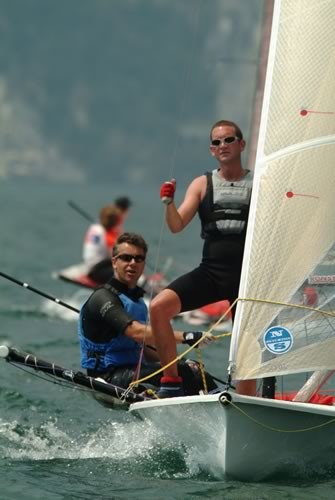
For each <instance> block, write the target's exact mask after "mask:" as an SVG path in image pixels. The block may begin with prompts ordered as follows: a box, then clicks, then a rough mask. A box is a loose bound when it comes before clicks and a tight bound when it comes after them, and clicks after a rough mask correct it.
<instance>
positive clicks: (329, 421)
mask: <svg viewBox="0 0 335 500" xmlns="http://www.w3.org/2000/svg"><path fill="white" fill-rule="evenodd" d="M226 402H227V403H229V404H230V405H231V406H233V407H234V408H235V410H237V411H239V412H240V413H241V414H242V415H243V416H245V417H246V418H248V419H249V420H251V421H252V422H254V423H255V424H257V425H259V426H260V427H263V428H264V429H267V430H270V431H273V432H282V433H285V434H295V433H299V432H309V431H314V430H316V429H321V428H322V427H326V426H327V425H330V424H333V423H334V422H335V418H332V419H330V420H328V421H327V422H324V423H322V424H318V425H312V426H310V427H305V428H303V429H280V428H277V427H272V426H271V425H268V424H264V423H263V422H260V421H259V420H257V419H255V418H253V417H252V416H251V415H249V414H248V413H247V412H245V411H244V410H242V409H241V408H239V407H238V406H237V405H236V404H235V403H233V402H232V401H229V400H228V398H227V400H226Z"/></svg>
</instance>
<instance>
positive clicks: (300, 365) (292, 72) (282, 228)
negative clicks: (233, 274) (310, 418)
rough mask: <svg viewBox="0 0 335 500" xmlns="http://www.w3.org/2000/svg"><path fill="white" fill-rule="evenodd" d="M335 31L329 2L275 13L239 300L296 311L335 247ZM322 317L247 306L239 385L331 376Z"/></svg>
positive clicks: (283, 7)
mask: <svg viewBox="0 0 335 500" xmlns="http://www.w3.org/2000/svg"><path fill="white" fill-rule="evenodd" d="M334 24H335V2H333V1H332V0H325V1H324V2H322V8H320V5H319V3H318V4H317V5H316V3H311V2H310V1H309V0H295V1H294V2H292V1H291V0H280V1H276V3H275V9H274V20H273V25H272V26H273V28H272V35H271V43H270V50H269V63H268V71H267V77H266V83H265V92H264V102H263V109H262V116H261V125H260V135H259V143H258V149H257V157H256V166H255V181H254V187H253V194H252V200H251V207H250V216H249V223H248V231H247V238H246V247H245V255H244V261H243V269H242V275H241V284H240V291H239V298H240V299H243V298H244V299H260V300H262V299H263V300H269V301H271V300H272V301H274V302H280V303H299V301H300V300H301V296H299V289H300V287H303V286H304V282H305V281H306V280H307V279H308V277H309V276H311V275H313V272H314V270H315V269H316V268H317V266H319V265H320V263H322V259H325V258H327V254H328V252H330V251H331V249H332V248H333V247H334V245H335V223H334V221H335V168H334V163H335V160H334V159H335V92H334V88H333V87H334V82H335V37H334V35H333V26H334ZM334 274H335V273H334ZM305 286H306V284H305ZM302 290H303V288H302ZM297 293H298V296H297ZM327 293H328V295H329V297H334V293H333V290H330V291H329V290H328V292H327ZM324 302H325V304H326V307H327V310H331V309H332V308H333V309H334V310H335V307H334V306H335V303H334V298H331V299H330V300H326V301H324ZM315 314H317V319H316V318H315V317H314V316H313V315H310V316H308V315H306V313H305V314H303V315H302V313H301V311H299V312H297V311H296V310H294V308H292V307H289V306H287V307H285V306H282V305H278V304H272V305H269V304H267V303H261V302H252V301H249V300H248V301H242V300H240V301H239V303H238V305H237V311H236V317H235V321H234V329H233V338H232V344H231V351H230V367H231V371H233V376H234V378H237V379H248V378H259V377H264V376H270V375H273V374H286V373H299V372H302V371H307V370H308V371H309V370H312V369H313V370H314V369H334V368H335V358H334V356H330V355H329V352H328V350H331V351H332V352H334V347H335V314H334V316H327V317H324V316H323V315H322V312H319V313H315ZM281 335H282V336H283V337H282V338H281V337H280V336H281ZM276 337H277V338H278V342H275V340H276ZM273 339H274V340H273ZM280 339H281V340H280ZM283 339H284V340H283ZM285 346H286V347H285ZM332 358H334V359H332Z"/></svg>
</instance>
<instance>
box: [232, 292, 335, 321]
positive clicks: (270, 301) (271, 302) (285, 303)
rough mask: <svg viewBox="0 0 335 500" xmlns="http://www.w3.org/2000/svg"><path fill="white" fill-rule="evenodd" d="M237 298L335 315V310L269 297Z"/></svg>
mask: <svg viewBox="0 0 335 500" xmlns="http://www.w3.org/2000/svg"><path fill="white" fill-rule="evenodd" d="M236 300H241V301H242V302H243V301H245V302H260V303H263V304H273V305H276V306H288V307H295V308H297V309H306V310H307V311H314V312H317V313H320V314H323V315H324V316H331V317H335V313H334V312H327V311H323V310H321V309H316V308H314V307H309V306H302V305H300V304H290V303H289V302H279V301H276V300H267V299H252V298H246V297H244V298H241V297H239V298H238V299H236Z"/></svg>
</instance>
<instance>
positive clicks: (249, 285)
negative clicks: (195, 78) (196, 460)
mask: <svg viewBox="0 0 335 500" xmlns="http://www.w3.org/2000/svg"><path fill="white" fill-rule="evenodd" d="M334 25H335V2H334V1H333V0H323V1H314V2H311V1H310V0H295V1H292V0H275V4H274V11H273V19H272V30H271V41H270V47H269V57H268V65H267V73H266V82H265V89H264V98H263V106H262V114H261V121H260V130H259V139H258V147H257V155H256V165H255V178H254V187H253V194H252V200H251V208H250V216H249V222H248V231H247V238H246V246H245V254H244V260H243V269H242V275H241V282H240V290H239V299H238V304H237V310H236V316H235V321H234V326H233V332H232V339H231V345H230V354H229V362H228V366H227V372H228V376H229V383H228V384H227V388H226V390H224V391H223V392H221V393H219V394H203V395H199V396H191V397H181V398H172V399H168V400H154V401H145V402H139V403H134V404H132V405H131V406H130V411H131V412H132V413H134V414H136V415H138V416H140V417H141V418H143V419H147V420H149V421H150V422H152V423H154V424H156V425H157V426H159V428H160V430H161V431H162V432H164V433H166V434H167V437H168V435H169V434H170V435H171V436H173V437H174V438H175V439H176V438H177V439H179V440H180V442H182V443H185V445H186V446H191V447H192V448H194V449H198V450H199V453H201V454H204V455H206V453H208V454H210V456H211V457H213V456H214V457H217V464H218V467H219V468H220V469H221V471H222V472H223V474H224V475H226V476H227V477H231V478H235V479H240V480H259V479H263V478H267V477H270V476H271V475H272V474H276V473H278V472H280V471H282V470H286V471H291V472H292V471H296V470H297V469H299V470H300V471H302V472H303V474H306V473H308V472H309V471H314V470H319V471H320V470H323V469H324V468H328V467H333V466H334V465H335V425H334V424H335V406H333V404H332V403H333V398H330V399H329V401H328V403H330V404H328V405H321V404H316V403H315V402H311V401H315V398H314V399H313V395H314V396H315V393H317V391H318V390H319V388H320V387H321V386H322V384H323V382H324V381H325V380H326V379H328V378H329V376H330V375H331V373H332V371H333V370H335V314H334V304H335V283H334V280H332V279H331V278H329V280H327V287H328V288H327V293H324V289H322V290H321V292H322V293H321V294H320V297H321V300H319V304H318V306H317V307H315V304H314V307H310V306H309V305H304V304H302V303H297V301H295V297H296V296H297V293H298V292H299V290H301V287H304V286H305V285H304V284H306V283H308V280H309V279H313V276H319V275H320V274H319V270H320V269H325V267H324V266H325V264H323V263H324V262H328V264H329V263H331V266H333V268H332V269H328V268H327V273H326V274H327V276H330V277H331V276H334V274H335V272H334V260H333V259H332V256H333V248H334V243H335V168H334V163H335V91H334V82H335V37H334ZM310 277H312V278H310ZM316 286H319V285H316ZM322 286H323V285H322V283H321V284H320V288H321V287H322ZM322 297H323V298H322ZM216 348H217V349H218V347H216ZM304 373H308V374H309V375H310V377H309V378H308V379H307V382H306V384H304V381H303V382H302V384H303V387H301V388H300V390H299V391H298V392H297V393H296V394H295V395H292V397H291V398H285V397H281V399H277V398H276V397H278V394H277V396H275V395H274V396H273V397H271V398H265V397H262V396H261V395H259V394H258V393H256V394H251V395H246V394H241V393H238V392H237V391H235V390H234V388H233V385H234V383H235V381H244V382H246V381H252V380H255V381H257V383H258V385H260V384H261V383H262V380H263V379H268V378H270V377H277V378H278V377H281V376H282V377H283V379H284V380H285V378H288V379H289V380H291V381H292V380H294V379H295V380H298V379H300V374H304ZM301 377H302V376H301ZM302 378H304V377H302ZM304 380H306V379H304ZM286 399H291V400H286ZM299 466H301V468H299Z"/></svg>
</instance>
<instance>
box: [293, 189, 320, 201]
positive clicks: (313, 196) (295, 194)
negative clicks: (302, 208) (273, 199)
mask: <svg viewBox="0 0 335 500" xmlns="http://www.w3.org/2000/svg"><path fill="white" fill-rule="evenodd" d="M286 196H287V198H293V197H294V196H304V197H305V198H315V199H316V200H318V199H319V196H315V195H314V194H303V193H293V191H287V193H286Z"/></svg>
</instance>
